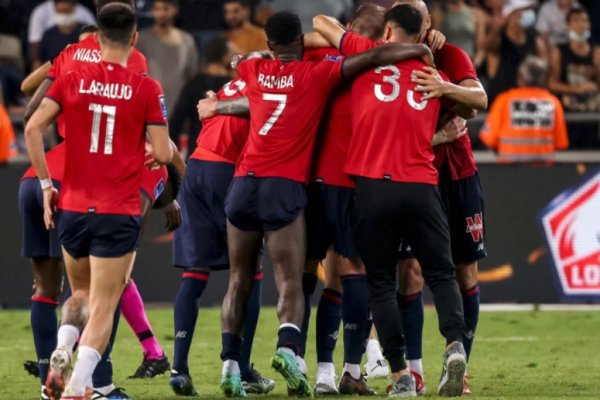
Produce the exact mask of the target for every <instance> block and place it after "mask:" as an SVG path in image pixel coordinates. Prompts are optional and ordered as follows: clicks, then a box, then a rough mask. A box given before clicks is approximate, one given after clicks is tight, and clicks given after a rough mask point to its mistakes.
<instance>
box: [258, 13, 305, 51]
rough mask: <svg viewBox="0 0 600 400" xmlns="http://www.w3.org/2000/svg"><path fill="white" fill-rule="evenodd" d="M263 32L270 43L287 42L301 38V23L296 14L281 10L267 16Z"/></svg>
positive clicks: (281, 43)
mask: <svg viewBox="0 0 600 400" xmlns="http://www.w3.org/2000/svg"><path fill="white" fill-rule="evenodd" d="M265 32H266V33H267V39H269V42H271V43H272V44H275V45H277V44H280V45H283V44H289V43H292V42H295V41H296V40H299V39H300V38H302V24H301V23H300V18H298V16H297V15H296V14H293V13H290V12H286V11H281V12H278V13H275V14H273V16H272V17H271V18H269V20H268V21H267V24H266V25H265Z"/></svg>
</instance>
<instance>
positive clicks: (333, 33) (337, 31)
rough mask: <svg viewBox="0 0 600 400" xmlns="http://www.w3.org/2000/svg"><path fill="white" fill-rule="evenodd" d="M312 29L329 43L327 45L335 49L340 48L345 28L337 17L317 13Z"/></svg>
mask: <svg viewBox="0 0 600 400" xmlns="http://www.w3.org/2000/svg"><path fill="white" fill-rule="evenodd" d="M313 29H314V30H315V32H316V33H318V34H320V35H321V37H322V38H324V39H325V40H326V41H327V42H328V43H329V45H331V46H333V47H335V48H337V49H339V48H340V46H341V44H342V38H343V37H344V34H345V33H346V28H345V27H344V26H343V25H342V24H341V23H340V22H339V21H338V20H337V19H335V18H333V17H328V16H327V15H317V16H316V17H314V18H313ZM313 47H317V46H313ZM321 47H326V46H321Z"/></svg>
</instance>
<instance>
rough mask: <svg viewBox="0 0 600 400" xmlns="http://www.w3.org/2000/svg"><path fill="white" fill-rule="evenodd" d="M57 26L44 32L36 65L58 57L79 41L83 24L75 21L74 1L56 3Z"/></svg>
mask: <svg viewBox="0 0 600 400" xmlns="http://www.w3.org/2000/svg"><path fill="white" fill-rule="evenodd" d="M55 6H56V25H55V26H53V27H52V28H50V29H48V30H47V31H46V32H44V35H43V36H42V41H41V42H40V48H39V53H38V56H39V58H38V59H37V60H35V59H34V60H33V62H34V64H35V65H41V64H43V63H44V62H46V61H49V60H50V59H52V58H54V57H56V55H57V54H58V53H60V52H61V51H62V50H63V49H64V48H65V47H67V46H68V45H70V44H72V43H76V42H77V41H78V40H79V32H80V31H81V28H82V27H83V24H81V23H80V22H77V20H76V19H75V7H76V3H75V2H72V1H55Z"/></svg>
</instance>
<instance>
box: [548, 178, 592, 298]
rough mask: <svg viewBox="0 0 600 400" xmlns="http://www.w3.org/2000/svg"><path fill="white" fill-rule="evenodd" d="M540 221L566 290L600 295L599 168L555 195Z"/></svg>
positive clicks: (581, 293) (569, 292)
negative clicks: (577, 184) (572, 187)
mask: <svg viewBox="0 0 600 400" xmlns="http://www.w3.org/2000/svg"><path fill="white" fill-rule="evenodd" d="M541 222H542V226H543V229H544V234H545V236H546V240H547V241H548V246H549V247H550V252H551V254H552V260H553V262H554V266H555V268H556V272H557V275H558V279H559V282H560V284H561V287H562V290H563V293H564V294H565V295H567V296H584V297H600V171H598V172H597V173H596V174H595V175H593V176H591V177H590V178H589V179H587V180H586V181H584V182H583V184H581V185H579V186H578V187H576V188H574V189H569V190H567V191H565V192H563V193H561V194H560V195H559V196H558V197H557V198H555V199H554V200H553V201H552V202H551V203H550V204H549V205H548V206H547V207H546V208H545V209H544V210H543V211H542V215H541Z"/></svg>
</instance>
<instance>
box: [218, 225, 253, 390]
mask: <svg viewBox="0 0 600 400" xmlns="http://www.w3.org/2000/svg"><path fill="white" fill-rule="evenodd" d="M227 238H228V240H229V265H230V274H229V285H228V288H227V293H226V295H225V297H224V299H223V306H222V311H221V332H222V334H221V340H222V346H223V347H222V352H221V359H222V360H223V375H222V379H221V389H222V390H223V392H224V393H225V395H227V396H235V397H246V396H247V395H246V392H245V390H244V389H243V386H242V382H241V371H240V368H239V363H238V361H239V359H240V354H241V347H242V340H243V338H242V333H243V325H244V317H245V311H246V302H247V300H248V298H249V296H250V293H251V291H252V286H253V278H254V276H255V274H256V268H257V263H256V260H257V259H258V257H259V253H260V247H261V240H262V233H261V232H258V231H244V230H241V229H239V228H237V227H236V226H234V225H233V224H232V223H231V222H229V221H228V222H227Z"/></svg>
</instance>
